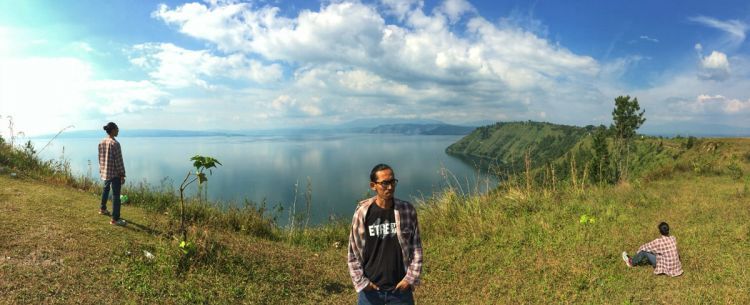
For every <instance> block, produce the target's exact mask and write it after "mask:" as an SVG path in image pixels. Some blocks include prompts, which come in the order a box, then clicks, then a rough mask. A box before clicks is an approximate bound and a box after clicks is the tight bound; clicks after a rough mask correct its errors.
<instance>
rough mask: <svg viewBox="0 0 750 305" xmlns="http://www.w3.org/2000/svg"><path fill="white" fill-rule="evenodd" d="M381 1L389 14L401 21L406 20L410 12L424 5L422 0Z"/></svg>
mask: <svg viewBox="0 0 750 305" xmlns="http://www.w3.org/2000/svg"><path fill="white" fill-rule="evenodd" d="M380 3H381V4H382V5H383V6H384V7H385V12H386V13H387V14H390V15H393V16H396V18H398V19H399V21H404V18H406V16H407V15H408V14H409V13H410V12H412V11H413V10H415V9H421V8H422V7H423V6H424V1H421V0H380Z"/></svg>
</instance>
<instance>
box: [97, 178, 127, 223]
mask: <svg viewBox="0 0 750 305" xmlns="http://www.w3.org/2000/svg"><path fill="white" fill-rule="evenodd" d="M110 186H111V187H112V219H113V220H120V187H121V186H122V180H120V177H114V178H110V179H107V180H104V191H103V192H102V205H101V206H100V207H99V208H100V209H102V210H106V209H107V198H109V188H110Z"/></svg>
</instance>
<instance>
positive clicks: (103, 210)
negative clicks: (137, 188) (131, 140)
mask: <svg viewBox="0 0 750 305" xmlns="http://www.w3.org/2000/svg"><path fill="white" fill-rule="evenodd" d="M104 131H106V132H107V137H105V138H104V139H102V141H101V142H100V143H99V176H101V178H102V180H104V190H103V191H102V202H101V205H100V206H99V214H102V215H109V211H107V198H108V197H109V189H110V187H111V188H112V220H111V221H110V222H109V223H110V224H113V225H118V226H124V225H125V221H124V220H122V219H120V188H121V187H122V184H123V183H125V164H124V163H123V161H122V150H121V149H120V142H117V140H115V137H117V135H118V134H119V133H120V128H118V127H117V124H115V123H113V122H109V123H108V124H107V125H105V126H104Z"/></svg>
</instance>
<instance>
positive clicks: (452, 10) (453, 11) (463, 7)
mask: <svg viewBox="0 0 750 305" xmlns="http://www.w3.org/2000/svg"><path fill="white" fill-rule="evenodd" d="M437 10H438V11H439V12H442V13H444V14H446V15H447V16H448V19H449V20H450V21H451V23H456V22H458V20H460V19H461V17H462V16H463V15H464V14H466V13H471V12H476V8H474V6H473V5H471V3H469V2H468V1H466V0H445V1H443V3H442V4H441V5H440V6H439V7H438V8H437Z"/></svg>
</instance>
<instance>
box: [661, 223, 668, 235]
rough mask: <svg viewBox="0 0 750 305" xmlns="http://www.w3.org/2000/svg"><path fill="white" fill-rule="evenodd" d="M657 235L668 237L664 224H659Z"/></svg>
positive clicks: (666, 226)
mask: <svg viewBox="0 0 750 305" xmlns="http://www.w3.org/2000/svg"><path fill="white" fill-rule="evenodd" d="M659 233H661V235H664V236H668V235H669V225H668V224H667V223H666V222H662V223H660V224H659Z"/></svg>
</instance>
